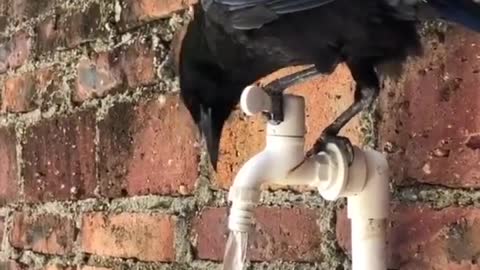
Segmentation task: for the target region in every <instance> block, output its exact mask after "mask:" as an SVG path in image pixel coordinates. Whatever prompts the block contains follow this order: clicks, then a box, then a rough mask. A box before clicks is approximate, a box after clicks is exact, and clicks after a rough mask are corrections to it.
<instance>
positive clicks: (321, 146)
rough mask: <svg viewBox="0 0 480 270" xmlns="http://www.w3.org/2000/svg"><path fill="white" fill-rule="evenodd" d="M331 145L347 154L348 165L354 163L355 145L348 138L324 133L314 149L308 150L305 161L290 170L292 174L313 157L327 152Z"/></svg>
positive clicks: (314, 145)
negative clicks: (328, 145)
mask: <svg viewBox="0 0 480 270" xmlns="http://www.w3.org/2000/svg"><path fill="white" fill-rule="evenodd" d="M329 143H334V144H336V145H337V146H338V148H340V151H342V152H343V153H345V154H346V157H347V162H348V165H349V166H350V165H351V164H352V163H353V159H354V151H353V145H352V143H351V142H350V140H349V139H348V138H346V137H342V136H338V135H330V134H329V133H327V132H323V133H322V135H321V136H320V137H319V138H318V139H317V140H316V141H315V143H314V144H313V146H312V148H310V150H308V151H307V152H306V154H305V157H304V158H303V160H302V161H301V162H300V163H299V164H298V165H296V166H295V167H294V168H292V169H291V170H290V172H293V171H295V170H296V169H298V168H299V167H300V166H302V165H303V163H305V161H306V160H308V159H309V158H310V157H311V156H313V155H316V154H318V153H320V152H322V151H326V146H327V144H329Z"/></svg>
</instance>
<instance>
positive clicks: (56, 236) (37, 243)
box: [10, 212, 75, 255]
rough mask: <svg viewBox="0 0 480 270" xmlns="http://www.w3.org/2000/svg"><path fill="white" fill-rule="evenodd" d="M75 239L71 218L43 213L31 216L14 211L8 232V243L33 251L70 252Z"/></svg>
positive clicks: (73, 224)
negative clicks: (11, 224) (10, 228)
mask: <svg viewBox="0 0 480 270" xmlns="http://www.w3.org/2000/svg"><path fill="white" fill-rule="evenodd" d="M74 241H75V223H74V221H73V220H71V219H68V218H64V217H60V216H56V215H52V214H43V215H39V216H37V217H33V216H32V215H30V214H27V213H18V212H17V213H15V214H14V216H13V226H12V230H11V232H10V244H11V245H12V246H13V247H16V248H20V249H28V250H33V251H35V252H41V253H47V254H57V255H66V254H70V253H71V251H72V248H73V244H74Z"/></svg>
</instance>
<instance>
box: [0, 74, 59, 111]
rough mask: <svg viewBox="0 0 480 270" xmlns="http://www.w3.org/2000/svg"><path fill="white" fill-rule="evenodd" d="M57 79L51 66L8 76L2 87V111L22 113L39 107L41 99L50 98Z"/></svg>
mask: <svg viewBox="0 0 480 270" xmlns="http://www.w3.org/2000/svg"><path fill="white" fill-rule="evenodd" d="M57 79H58V77H57V75H56V74H55V72H54V69H53V68H51V67H50V68H43V69H40V70H38V71H36V72H28V73H24V74H21V75H18V76H15V77H11V78H8V79H7V80H6V81H5V85H4V87H3V89H2V97H3V103H2V106H1V111H2V112H14V113H20V112H28V111H32V110H34V109H36V108H38V106H39V105H40V102H41V100H42V99H45V100H48V95H49V94H51V93H52V92H53V91H54V90H55V89H54V86H55V82H56V80H57Z"/></svg>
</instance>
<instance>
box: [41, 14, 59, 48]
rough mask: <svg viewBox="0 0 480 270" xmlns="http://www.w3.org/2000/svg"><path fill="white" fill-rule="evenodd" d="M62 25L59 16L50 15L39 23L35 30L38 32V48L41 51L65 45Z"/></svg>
mask: <svg viewBox="0 0 480 270" xmlns="http://www.w3.org/2000/svg"><path fill="white" fill-rule="evenodd" d="M60 27H61V24H60V22H59V16H50V17H48V18H46V19H45V20H43V21H42V22H40V23H39V24H38V25H37V27H36V28H35V32H36V33H37V50H38V51H39V52H40V53H42V52H49V51H53V50H54V49H55V48H57V47H60V46H63V44H62V42H63V39H64V36H63V31H62V30H61V28H60Z"/></svg>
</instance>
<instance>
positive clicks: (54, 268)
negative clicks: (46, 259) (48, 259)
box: [43, 264, 75, 270]
mask: <svg viewBox="0 0 480 270" xmlns="http://www.w3.org/2000/svg"><path fill="white" fill-rule="evenodd" d="M43 270H75V269H74V268H73V267H70V266H63V265H59V264H50V265H47V266H45V267H44V268H43Z"/></svg>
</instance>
